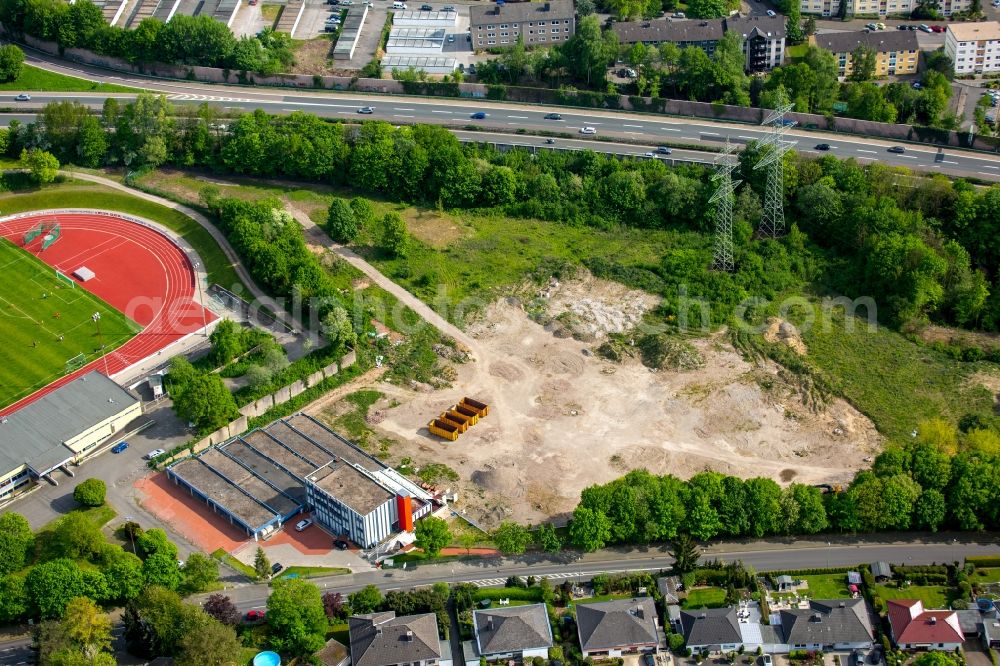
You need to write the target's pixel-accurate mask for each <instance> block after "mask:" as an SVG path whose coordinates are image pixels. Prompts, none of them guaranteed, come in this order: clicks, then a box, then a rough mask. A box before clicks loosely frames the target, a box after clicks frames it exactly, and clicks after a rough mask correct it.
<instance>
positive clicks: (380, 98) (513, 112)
mask: <svg viewBox="0 0 1000 666" xmlns="http://www.w3.org/2000/svg"><path fill="white" fill-rule="evenodd" d="M27 62H29V63H30V64H32V65H35V66H38V67H42V68H45V69H48V70H51V71H55V72H59V73H62V74H67V75H70V76H76V77H80V78H85V79H88V80H92V81H99V82H103V83H114V84H119V85H127V86H133V87H136V88H143V89H146V90H149V91H151V92H156V93H161V94H164V95H166V96H167V97H168V98H169V99H170V100H171V101H172V102H173V103H175V104H185V103H188V104H201V103H207V104H210V105H212V106H216V107H219V108H221V109H224V110H227V111H251V110H254V109H258V108H259V109H263V110H265V111H267V112H269V113H275V114H281V113H291V112H293V111H304V112H308V113H313V114H316V115H318V116H322V117H326V118H341V119H348V118H354V119H355V120H360V119H379V120H385V121H387V122H391V123H394V124H397V125H398V124H410V123H432V124H440V125H445V126H448V127H449V128H451V129H453V130H459V129H465V130H466V131H468V129H469V128H470V127H471V126H474V127H475V128H476V129H477V130H481V131H483V132H484V133H486V135H487V136H488V137H491V138H492V137H495V136H496V135H497V134H498V133H499V134H511V135H513V134H514V133H515V132H517V131H518V130H523V131H525V132H528V133H539V132H546V133H556V134H558V135H559V137H558V138H556V144H555V145H556V146H561V147H563V148H573V149H582V148H585V147H590V148H593V149H595V150H599V151H602V152H614V153H618V154H637V155H643V154H644V153H645V152H647V151H650V150H653V149H654V148H655V147H656V146H660V145H684V146H686V147H704V148H705V149H707V151H714V150H717V149H718V148H719V147H721V146H722V145H723V144H724V143H725V141H726V140H727V139H728V140H730V141H732V142H733V143H736V144H746V143H747V142H749V141H753V140H760V139H763V138H764V137H765V136H766V135H767V134H768V129H767V128H764V127H760V126H758V125H745V124H738V123H730V122H715V121H711V120H707V119H701V118H698V119H694V118H681V117H676V116H664V115H659V114H641V113H628V112H618V111H608V110H599V109H579V108H562V107H554V106H539V105H533V104H518V103H510V102H494V101H489V100H478V99H468V98H461V99H454V98H425V97H404V96H390V95H377V94H367V93H356V92H333V91H310V90H298V89H288V88H253V87H247V86H230V85H221V84H205V83H198V82H188V81H173V80H162V79H153V78H149V77H143V76H138V75H130V74H125V73H118V72H109V71H106V70H101V69H98V68H94V67H90V66H86V65H80V64H77V63H66V62H63V61H60V60H58V59H55V58H52V57H50V56H45V55H38V54H34V53H31V52H29V54H28V58H27ZM17 92H18V91H11V92H10V93H9V94H3V95H0V106H3V107H6V108H7V109H8V110H11V111H13V112H15V113H19V114H23V113H30V112H31V111H35V110H37V109H38V108H40V107H41V106H43V105H44V104H46V103H48V102H50V101H61V100H69V101H77V102H80V103H81V104H86V105H88V106H90V107H92V108H99V107H100V106H101V105H102V104H103V102H104V99H106V98H107V97H117V98H121V99H130V98H131V97H132V95H131V94H129V93H49V92H44V93H37V94H32V99H31V100H30V101H27V102H18V101H15V99H14V97H15V96H16V94H17ZM366 107H367V108H370V110H371V113H370V114H361V113H359V110H361V109H363V108H366ZM483 114H484V115H485V117H476V118H474V117H473V116H480V115H483ZM552 114H556V115H558V116H559V118H558V119H554V118H551V116H552ZM546 116H550V117H549V118H547V117H546ZM584 127H587V128H593V130H594V131H595V132H596V134H591V135H583V134H581V133H580V131H581V129H582V128H584ZM466 136H468V135H466ZM517 136H518V141H517V142H518V143H529V142H530V143H534V144H536V145H545V139H544V138H538V137H531V136H530V134H519V135H517ZM570 136H572V137H573V138H572V139H570V138H566V137H570ZM785 136H786V138H787V139H788V140H791V141H795V142H796V146H795V149H796V150H798V151H800V152H803V153H806V154H810V155H823V154H829V155H834V156H836V157H841V158H848V157H853V158H855V159H857V160H860V161H863V162H867V161H878V162H881V163H883V164H887V165H893V166H905V167H909V168H911V169H915V170H920V171H925V172H930V173H943V174H947V175H950V176H963V177H972V178H978V179H982V180H986V181H1000V155H997V154H993V153H982V152H976V151H967V150H960V149H955V148H944V149H941V148H939V147H937V146H932V145H929V144H905V145H904V144H898V143H894V142H892V141H883V140H876V139H869V138H867V137H859V136H852V135H845V134H836V133H828V132H819V131H812V130H804V129H798V128H795V129H792V130H790V131H788V132H787V133H786V135H785ZM608 139H611V140H619V141H622V142H628V144H636V145H628V144H625V143H622V144H619V145H618V146H615V147H613V148H612V147H609V145H607V140H608ZM602 144H603V145H602ZM822 144H825V145H826V146H828V149H827V150H825V151H821V150H819V149H817V146H820V145H822ZM898 145H902V147H903V152H900V153H893V152H889V149H890V148H893V147H894V146H898ZM707 151H706V153H703V155H704V157H703V158H701V159H703V160H704V161H706V162H708V161H711V159H712V156H711V154H710V153H708V152H707ZM691 152H697V150H694V151H691Z"/></svg>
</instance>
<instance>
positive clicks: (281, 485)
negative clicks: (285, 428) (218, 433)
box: [221, 439, 306, 503]
mask: <svg viewBox="0 0 1000 666" xmlns="http://www.w3.org/2000/svg"><path fill="white" fill-rule="evenodd" d="M221 450H222V451H223V452H224V453H225V455H227V456H230V457H232V458H233V459H234V460H236V461H238V462H240V463H242V464H243V465H244V466H245V467H247V468H249V469H250V470H252V471H253V473H254V474H255V475H257V477H259V478H260V479H262V480H263V481H266V482H267V483H265V484H264V485H265V486H267V485H268V484H270V486H273V487H275V488H278V489H280V490H282V491H284V492H285V493H287V494H289V495H291V496H292V497H295V498H297V499H299V500H300V503H304V502H305V501H306V492H305V486H304V485H303V484H302V479H301V478H296V477H294V476H292V475H291V474H289V473H288V472H286V471H285V470H283V469H281V468H280V467H278V466H277V465H275V464H274V463H273V462H271V461H270V460H268V459H267V458H266V457H265V456H262V455H260V454H259V453H257V452H256V451H254V450H253V449H252V448H250V447H249V446H247V444H246V443H245V442H244V441H243V440H241V439H238V440H236V441H235V442H230V443H229V444H225V445H223V446H222V447H221ZM277 450H278V445H277V444H275V446H274V448H273V449H272V451H277ZM270 452H271V451H269V452H268V453H270ZM263 481H262V482H263ZM258 499H262V498H258Z"/></svg>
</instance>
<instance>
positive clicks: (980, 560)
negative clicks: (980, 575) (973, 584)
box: [965, 555, 1000, 567]
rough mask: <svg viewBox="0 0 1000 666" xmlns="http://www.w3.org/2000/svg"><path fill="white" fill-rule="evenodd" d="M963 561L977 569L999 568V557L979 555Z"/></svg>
mask: <svg viewBox="0 0 1000 666" xmlns="http://www.w3.org/2000/svg"><path fill="white" fill-rule="evenodd" d="M965 561H966V562H968V563H969V564H972V565H974V566H977V567H1000V555H979V556H976V557H967V558H965Z"/></svg>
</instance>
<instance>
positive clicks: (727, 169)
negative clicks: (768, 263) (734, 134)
mask: <svg viewBox="0 0 1000 666" xmlns="http://www.w3.org/2000/svg"><path fill="white" fill-rule="evenodd" d="M735 152H736V146H734V145H733V144H731V143H729V139H726V147H725V148H724V149H723V150H722V152H721V153H719V154H718V155H717V156H716V158H715V161H714V164H715V169H716V171H715V174H714V175H713V176H712V180H713V181H715V183H716V188H715V194H713V195H712V198H711V199H709V200H708V202H709V203H714V204H715V253H714V256H713V257H712V270H714V271H725V272H727V273H732V272H733V269H734V268H735V264H734V263H733V199H734V194H735V192H736V187H737V186H738V185H739V184H740V181H738V180H733V171H735V170H736V167H737V166H739V162H738V161H737V160H735V159H733V153H735Z"/></svg>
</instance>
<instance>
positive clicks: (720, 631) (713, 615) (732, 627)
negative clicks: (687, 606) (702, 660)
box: [681, 606, 743, 652]
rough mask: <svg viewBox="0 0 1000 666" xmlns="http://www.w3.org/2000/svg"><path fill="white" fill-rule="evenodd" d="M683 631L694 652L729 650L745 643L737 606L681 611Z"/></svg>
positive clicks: (686, 641) (736, 648)
mask: <svg viewBox="0 0 1000 666" xmlns="http://www.w3.org/2000/svg"><path fill="white" fill-rule="evenodd" d="M681 629H682V631H681V633H682V634H684V643H685V644H686V645H687V646H688V647H689V648H691V651H692V652H701V651H704V650H708V651H709V652H728V651H730V650H738V649H739V647H740V645H742V644H743V636H742V634H741V633H740V624H739V621H738V619H737V616H736V607H734V606H732V607H729V608H702V609H699V610H682V611H681Z"/></svg>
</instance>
